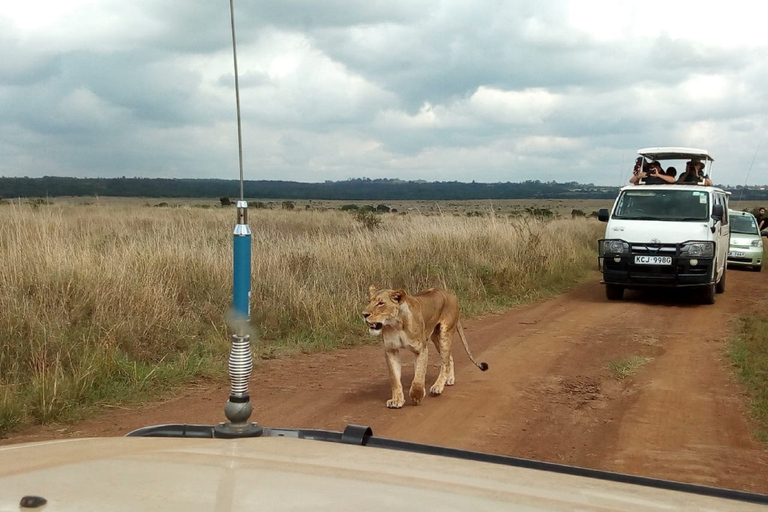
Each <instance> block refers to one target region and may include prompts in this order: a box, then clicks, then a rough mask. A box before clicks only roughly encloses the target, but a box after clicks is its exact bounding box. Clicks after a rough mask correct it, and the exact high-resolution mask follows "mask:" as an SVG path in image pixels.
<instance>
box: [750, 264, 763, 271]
mask: <svg viewBox="0 0 768 512" xmlns="http://www.w3.org/2000/svg"><path fill="white" fill-rule="evenodd" d="M752 270H753V271H755V272H762V271H763V266H762V265H758V266H756V267H752Z"/></svg>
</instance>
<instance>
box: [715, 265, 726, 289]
mask: <svg viewBox="0 0 768 512" xmlns="http://www.w3.org/2000/svg"><path fill="white" fill-rule="evenodd" d="M725 275H726V271H725V269H723V275H722V276H720V280H719V281H718V282H717V284H716V285H715V292H717V293H723V292H724V291H725Z"/></svg>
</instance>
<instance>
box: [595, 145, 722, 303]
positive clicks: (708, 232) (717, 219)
mask: <svg viewBox="0 0 768 512" xmlns="http://www.w3.org/2000/svg"><path fill="white" fill-rule="evenodd" d="M638 154H639V155H640V157H639V158H638V165H640V166H643V165H646V164H650V163H651V162H657V163H659V164H660V165H661V168H662V169H663V170H665V171H666V170H667V169H668V168H669V167H674V168H676V169H679V170H680V171H679V173H678V174H677V177H676V178H677V179H681V178H682V179H688V178H693V176H694V175H695V174H696V172H695V171H696V170H697V169H696V168H697V167H699V168H701V170H700V171H699V174H698V178H697V179H696V180H693V181H690V182H682V181H674V180H672V179H670V178H669V177H667V178H665V179H666V180H667V181H661V180H660V179H658V178H656V181H658V182H660V183H663V184H648V182H649V181H651V180H650V179H646V178H644V176H645V173H641V174H639V175H638V174H636V175H635V178H634V180H633V181H637V183H636V184H634V185H629V186H626V187H624V188H622V189H621V191H620V192H619V196H618V197H617V198H616V201H615V202H614V204H613V208H611V209H610V210H608V209H605V208H603V209H601V210H600V211H599V212H598V219H600V220H601V221H603V222H607V225H606V228H605V238H603V239H601V240H600V241H599V244H598V266H599V268H600V271H601V272H602V274H603V280H602V282H603V283H604V284H605V293H606V296H607V298H608V299H609V300H620V299H622V298H623V296H624V290H625V289H639V288H662V287H666V288H692V289H696V290H697V291H698V292H700V293H701V296H702V300H703V302H705V303H707V304H713V303H714V302H715V294H716V293H723V292H724V291H725V273H726V263H727V257H728V246H729V243H730V229H729V225H728V193H727V192H725V191H723V190H722V189H720V188H717V187H714V186H711V181H710V180H709V179H708V178H709V176H710V175H711V168H712V162H713V159H712V157H710V155H709V153H708V152H707V151H705V150H702V149H692V148H677V147H661V148H647V149H641V150H639V151H638ZM697 162H700V163H701V164H703V165H697ZM636 169H637V165H636ZM686 169H691V172H686Z"/></svg>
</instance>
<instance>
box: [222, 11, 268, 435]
mask: <svg viewBox="0 0 768 512" xmlns="http://www.w3.org/2000/svg"><path fill="white" fill-rule="evenodd" d="M229 14H230V20H231V22H232V55H233V57H234V61H235V99H236V102H237V149H238V156H239V161H240V200H239V201H238V202H237V224H236V225H235V232H234V243H233V248H234V250H233V255H232V262H233V276H232V312H231V315H230V318H229V320H230V326H231V327H232V329H233V331H234V334H233V335H232V348H231V351H230V354H229V379H230V384H231V387H230V393H229V400H228V401H227V405H226V406H225V407H224V414H225V416H226V417H227V419H228V420H229V422H228V423H220V424H219V425H218V426H217V427H215V429H214V435H215V436H216V437H222V438H233V437H257V436H260V435H262V433H263V430H264V429H263V428H262V427H260V426H259V425H258V424H257V423H249V422H248V419H249V418H250V417H251V413H252V412H253V406H252V405H251V401H250V396H249V395H248V379H249V378H250V376H251V372H252V370H253V355H252V354H251V336H250V335H249V334H248V331H249V328H248V327H249V324H248V322H249V320H250V317H251V307H250V299H251V228H250V227H248V202H247V201H246V200H245V198H244V196H243V137H242V131H241V127H240V84H239V80H238V72H237V42H236V40H235V8H234V5H233V0H229Z"/></svg>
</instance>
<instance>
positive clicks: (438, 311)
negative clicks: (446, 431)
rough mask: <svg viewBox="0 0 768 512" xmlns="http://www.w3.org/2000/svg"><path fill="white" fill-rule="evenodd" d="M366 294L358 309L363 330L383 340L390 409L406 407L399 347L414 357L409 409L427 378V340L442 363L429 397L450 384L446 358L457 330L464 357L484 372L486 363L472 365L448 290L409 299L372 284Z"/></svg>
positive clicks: (456, 305) (456, 303) (451, 378)
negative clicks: (368, 297)
mask: <svg viewBox="0 0 768 512" xmlns="http://www.w3.org/2000/svg"><path fill="white" fill-rule="evenodd" d="M368 292H369V294H370V299H369V301H368V305H367V306H366V307H365V309H364V310H363V318H364V319H365V323H366V325H367V326H368V332H370V333H371V334H373V335H376V336H378V335H380V334H381V335H382V337H383V338H384V354H385V355H386V358H387V366H388V367H389V377H390V381H391V385H392V398H391V399H390V400H387V407H389V408H390V409H399V408H400V407H402V406H403V404H404V403H405V397H404V396H403V385H402V383H401V382H400V375H401V372H400V369H401V367H400V349H408V350H410V351H411V352H413V353H414V354H415V355H416V367H415V370H414V376H413V382H412V383H411V389H410V392H409V394H410V396H411V400H413V403H414V405H418V403H419V402H420V401H421V399H422V398H424V396H426V392H425V390H424V381H425V379H426V375H427V356H428V348H429V344H428V340H429V339H432V342H433V343H434V344H435V347H437V351H438V353H439V354H440V360H441V364H440V374H439V375H438V376H437V380H436V381H435V383H434V384H433V385H432V387H431V388H429V392H430V393H432V394H433V395H439V394H441V393H442V392H443V389H444V388H445V386H446V385H448V386H453V384H454V381H455V379H454V375H453V356H451V342H452V338H453V331H454V329H456V330H458V331H459V336H461V341H462V342H463V343H464V349H465V350H466V351H467V355H468V356H469V359H470V360H472V362H473V363H475V366H477V367H478V368H480V369H481V370H482V371H485V370H487V369H488V365H487V364H486V363H477V361H475V358H474V357H472V354H471V353H470V351H469V345H468V344H467V338H466V337H465V336H464V329H463V328H462V327H461V321H460V320H459V301H458V299H457V298H456V296H455V295H453V294H452V293H451V292H449V291H447V290H436V289H434V288H430V289H429V290H425V291H423V292H419V293H417V294H416V295H408V294H407V293H406V292H405V290H379V289H377V288H376V287H375V286H371V287H370V288H369V289H368Z"/></svg>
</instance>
